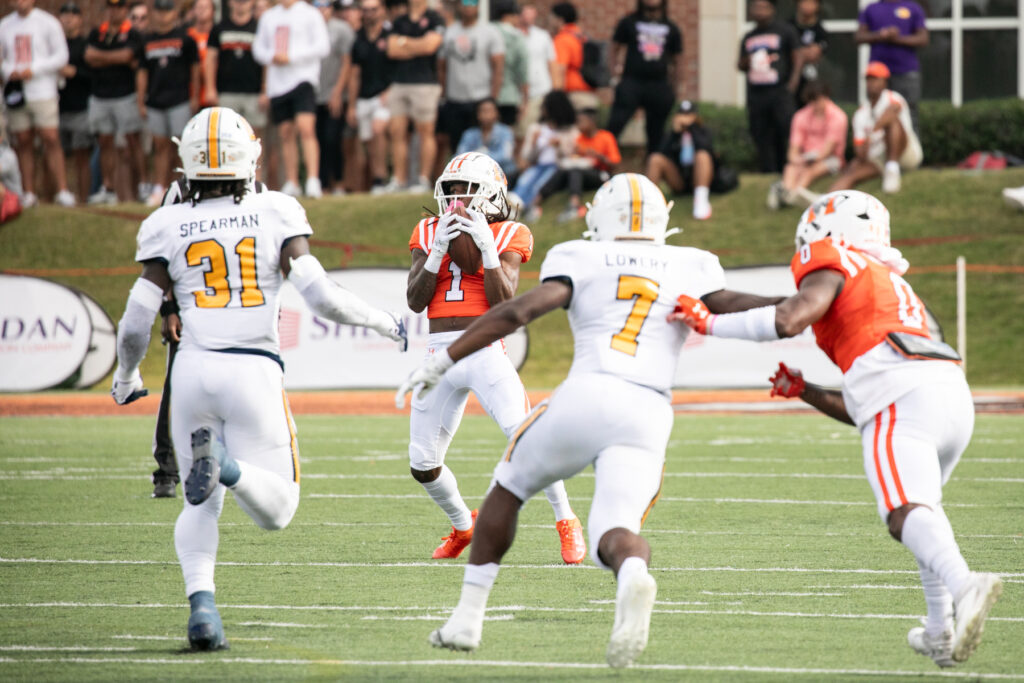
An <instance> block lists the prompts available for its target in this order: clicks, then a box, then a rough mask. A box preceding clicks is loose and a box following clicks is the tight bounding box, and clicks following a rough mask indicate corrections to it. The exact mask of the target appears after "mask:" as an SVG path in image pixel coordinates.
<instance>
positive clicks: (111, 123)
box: [85, 0, 148, 204]
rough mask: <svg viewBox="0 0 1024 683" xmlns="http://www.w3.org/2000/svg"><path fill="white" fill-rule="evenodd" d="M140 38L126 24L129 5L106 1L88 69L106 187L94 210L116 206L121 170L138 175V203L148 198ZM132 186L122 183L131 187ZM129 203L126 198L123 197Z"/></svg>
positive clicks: (92, 125)
mask: <svg viewBox="0 0 1024 683" xmlns="http://www.w3.org/2000/svg"><path fill="white" fill-rule="evenodd" d="M140 45H141V38H140V37H139V34H138V33H137V32H136V31H135V29H133V28H132V26H131V23H130V22H129V21H128V6H127V2H126V0H107V20H106V21H104V22H103V23H102V24H100V25H99V26H98V27H97V28H94V29H93V30H92V31H90V32H89V40H88V46H87V47H86V48H85V63H86V64H88V65H89V67H90V69H91V71H92V96H91V97H90V98H89V127H90V129H91V130H92V132H93V133H94V134H96V135H97V136H98V138H99V143H100V168H101V169H102V171H103V173H102V175H103V186H102V187H100V190H99V192H97V193H96V194H94V195H92V196H90V197H89V203H90V204H116V203H117V201H118V196H117V195H115V194H114V193H113V192H112V191H111V190H110V189H109V188H111V187H112V186H114V177H115V173H116V171H117V169H118V168H120V169H122V170H123V171H128V170H129V169H130V170H131V171H132V172H134V174H135V177H136V178H137V179H138V181H139V188H138V189H139V195H140V196H139V200H140V201H145V200H146V199H147V196H148V193H147V192H146V189H147V188H146V186H145V184H144V183H143V182H142V179H143V178H145V168H146V160H145V157H144V156H143V153H142V141H141V140H140V138H139V130H140V129H141V128H142V118H141V117H140V116H139V108H138V105H137V103H136V100H135V60H136V59H137V58H138V52H139V46H140ZM115 134H122V135H124V137H125V141H126V142H127V145H128V159H127V163H118V159H117V150H116V149H115V147H114V135H115ZM130 185H131V181H130V180H129V181H128V182H127V183H122V187H125V186H130ZM122 198H125V197H122Z"/></svg>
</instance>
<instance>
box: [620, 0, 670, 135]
mask: <svg viewBox="0 0 1024 683" xmlns="http://www.w3.org/2000/svg"><path fill="white" fill-rule="evenodd" d="M667 6H668V2H667V0H637V7H636V12H634V13H633V14H630V15H629V16H627V17H623V18H622V20H620V21H619V23H618V25H617V26H616V27H615V34H614V36H613V40H614V42H615V49H614V53H613V55H612V64H613V65H614V68H615V69H616V70H617V71H618V73H619V74H620V75H621V80H620V81H619V84H618V85H617V86H616V87H615V102H614V103H613V104H612V110H611V114H609V117H608V130H609V131H610V132H611V134H612V135H614V136H615V137H616V138H618V137H619V135H620V134H621V133H622V129H623V128H625V127H626V124H627V123H629V120H630V119H631V118H632V117H633V114H634V113H635V112H636V110H637V109H638V108H642V109H643V110H644V119H645V121H646V129H647V152H648V154H649V153H651V152H653V151H654V150H655V149H656V148H657V146H658V143H659V142H660V141H661V134H662V131H663V130H664V129H665V119H667V118H668V114H669V112H670V111H672V103H673V102H675V96H676V82H677V79H678V78H679V77H680V76H681V74H682V69H681V68H680V66H679V62H680V57H681V56H682V54H683V35H682V33H680V31H679V27H678V26H676V25H675V24H674V23H672V22H671V21H669V20H668V11H667ZM623 53H625V62H623Z"/></svg>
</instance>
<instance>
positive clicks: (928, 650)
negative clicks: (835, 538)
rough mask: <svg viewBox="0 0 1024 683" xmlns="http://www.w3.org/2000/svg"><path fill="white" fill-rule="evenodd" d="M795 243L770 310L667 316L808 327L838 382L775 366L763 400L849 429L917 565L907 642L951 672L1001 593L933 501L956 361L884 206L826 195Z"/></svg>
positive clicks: (787, 331)
mask: <svg viewBox="0 0 1024 683" xmlns="http://www.w3.org/2000/svg"><path fill="white" fill-rule="evenodd" d="M796 249H797V251H796V254H795V255H794V256H793V260H792V263H791V268H792V271H793V278H794V279H795V280H796V285H797V288H798V290H799V291H798V292H797V294H795V295H793V296H791V297H789V298H788V299H786V300H784V301H782V302H781V303H779V304H778V305H776V306H767V307H760V308H754V309H752V310H748V311H746V312H738V313H732V314H728V315H712V314H711V313H710V312H709V311H708V310H707V307H706V306H704V305H703V304H702V302H700V301H697V300H696V299H694V298H693V297H692V296H683V297H680V299H679V310H678V312H676V313H674V314H673V316H672V318H673V319H679V320H684V321H685V322H686V323H687V324H689V325H690V326H692V327H693V328H694V329H696V330H697V331H698V332H701V333H702V334H710V335H714V336H716V337H731V338H734V339H749V340H754V341H768V340H772V339H779V338H780V337H792V336H794V335H796V334H799V333H800V332H802V331H803V330H804V329H805V328H806V327H807V326H808V325H810V326H812V327H813V329H814V335H815V337H816V338H817V343H818V346H819V347H821V349H822V350H823V351H824V352H825V353H826V354H827V355H828V357H829V358H831V359H832V361H833V362H834V363H835V364H836V365H838V366H839V368H840V369H841V370H842V371H843V383H842V390H841V391H837V390H829V389H825V388H822V387H820V386H817V385H814V384H811V383H809V382H806V381H805V380H804V379H803V377H802V376H801V374H800V372H799V371H797V370H792V369H790V368H787V367H786V366H785V365H784V364H780V365H779V370H778V372H777V373H776V374H775V376H774V377H772V385H773V386H772V395H781V396H786V397H799V398H801V399H803V400H804V401H806V402H807V403H809V404H811V405H812V406H814V407H815V408H817V409H818V410H820V411H821V412H823V413H825V414H826V415H828V416H830V417H833V418H835V419H837V420H839V421H841V422H846V423H848V424H851V425H854V426H856V427H857V429H858V430H860V434H861V443H862V444H863V451H864V470H865V472H866V474H867V477H868V481H869V482H870V483H871V488H872V490H873V491H874V493H875V498H876V499H877V501H878V513H879V515H881V517H882V520H883V521H884V522H886V523H887V524H888V527H889V533H890V534H892V537H893V538H895V539H896V540H897V541H899V542H901V543H902V544H903V545H905V546H906V547H907V548H908V549H909V550H910V551H911V552H912V553H913V554H914V557H915V558H916V559H917V564H918V567H919V568H920V574H921V583H922V584H923V586H924V595H925V601H926V603H927V606H928V616H927V618H926V619H925V625H924V627H917V628H913V629H911V630H910V632H909V633H908V634H907V640H908V642H909V644H910V647H911V648H913V649H914V650H915V651H916V652H918V653H920V654H922V655H926V656H928V657H931V658H932V659H933V660H934V661H935V663H936V664H938V665H939V666H942V667H949V666H954V665H955V664H956V663H957V662H963V661H966V660H967V658H968V657H969V656H970V654H971V653H972V652H973V651H974V649H975V648H976V647H978V643H979V642H980V641H981V633H982V628H983V627H984V624H985V619H986V617H987V616H988V613H989V610H990V609H991V607H992V605H993V603H995V601H996V599H997V598H998V597H999V594H1000V592H1001V590H1002V581H1001V580H1000V579H999V577H998V576H996V575H995V574H982V573H976V572H972V571H971V570H970V569H969V568H968V566H967V562H966V561H965V560H964V557H963V555H961V553H960V548H959V547H958V546H957V543H956V540H954V538H953V528H952V527H951V526H950V523H949V519H947V517H946V513H945V512H944V511H943V509H942V486H943V484H945V482H947V481H948V480H949V477H950V475H951V474H952V472H953V468H954V467H956V464H957V462H958V461H959V459H960V455H961V454H962V453H963V452H964V449H965V448H966V447H967V443H968V442H969V441H970V439H971V432H972V431H973V429H974V403H973V401H972V399H971V392H970V389H969V388H968V386H967V381H966V380H965V378H964V373H963V371H962V369H961V368H960V365H959V360H960V357H959V356H958V355H957V353H956V351H954V350H953V349H952V348H951V347H949V346H948V345H947V344H944V343H943V342H941V341H938V340H935V339H933V338H932V337H931V334H930V333H929V331H928V327H927V324H926V321H925V310H924V305H923V304H922V303H921V300H920V299H919V298H918V297H917V295H916V294H915V293H914V290H913V289H912V288H911V287H910V285H909V284H908V283H907V281H906V280H904V279H903V277H902V276H903V274H904V273H905V272H906V271H907V268H908V266H909V264H908V263H907V260H906V259H904V258H903V256H902V255H901V254H900V252H899V250H897V249H894V248H893V247H892V246H891V245H890V243H889V211H888V210H887V209H886V208H885V206H883V205H882V203H881V202H879V201H878V200H877V199H876V198H874V197H872V196H871V195H868V194H865V193H863V192H858V191H856V190H842V191H837V192H832V193H830V194H827V195H824V196H823V197H821V198H820V199H819V200H818V201H816V202H815V203H814V204H812V205H811V207H810V208H808V209H807V210H806V211H805V212H804V214H803V216H802V217H801V219H800V223H799V225H797V229H796ZM689 294H691V295H692V294H693V293H692V292H691V293H689Z"/></svg>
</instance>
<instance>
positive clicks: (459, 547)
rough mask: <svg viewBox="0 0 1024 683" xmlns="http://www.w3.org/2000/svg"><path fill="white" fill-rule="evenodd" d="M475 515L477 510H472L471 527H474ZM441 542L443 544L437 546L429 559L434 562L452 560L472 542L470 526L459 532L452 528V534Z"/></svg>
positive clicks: (471, 528)
mask: <svg viewBox="0 0 1024 683" xmlns="http://www.w3.org/2000/svg"><path fill="white" fill-rule="evenodd" d="M476 513H477V510H473V526H476ZM441 540H442V541H444V542H443V543H442V544H441V545H439V546H437V548H436V549H435V550H434V554H433V555H431V556H430V557H431V558H433V559H435V560H454V559H455V558H456V557H458V556H459V555H461V554H462V551H463V550H465V549H466V546H467V545H469V542H470V541H472V540H473V527H472V526H471V527H469V528H468V529H466V530H465V531H459V530H458V529H456V528H455V527H452V532H451V533H450V534H448V535H447V536H445V537H444V538H443V539H441Z"/></svg>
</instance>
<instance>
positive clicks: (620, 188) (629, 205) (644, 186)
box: [583, 173, 680, 244]
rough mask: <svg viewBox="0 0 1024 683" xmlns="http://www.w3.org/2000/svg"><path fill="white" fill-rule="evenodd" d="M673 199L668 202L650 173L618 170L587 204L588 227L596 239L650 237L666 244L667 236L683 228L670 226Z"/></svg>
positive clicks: (656, 242) (592, 237)
mask: <svg viewBox="0 0 1024 683" xmlns="http://www.w3.org/2000/svg"><path fill="white" fill-rule="evenodd" d="M671 209H672V202H668V203H666V202H665V195H663V194H662V193H661V190H659V189H658V186H657V185H655V184H654V183H653V182H651V181H650V179H648V178H647V176H644V175H640V174H639V173H619V174H618V175H614V176H612V177H611V178H609V179H608V180H607V181H606V182H605V184H604V185H602V186H601V187H600V188H599V189H598V191H597V192H596V193H595V194H594V201H592V202H590V203H589V204H587V231H586V232H584V233H583V236H584V237H589V238H590V239H593V240H647V241H651V242H654V243H655V244H664V243H665V238H666V237H668V236H669V235H674V234H675V233H677V232H680V230H679V228H672V229H671V230H668V229H667V228H668V214H669V211H670V210H671Z"/></svg>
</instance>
